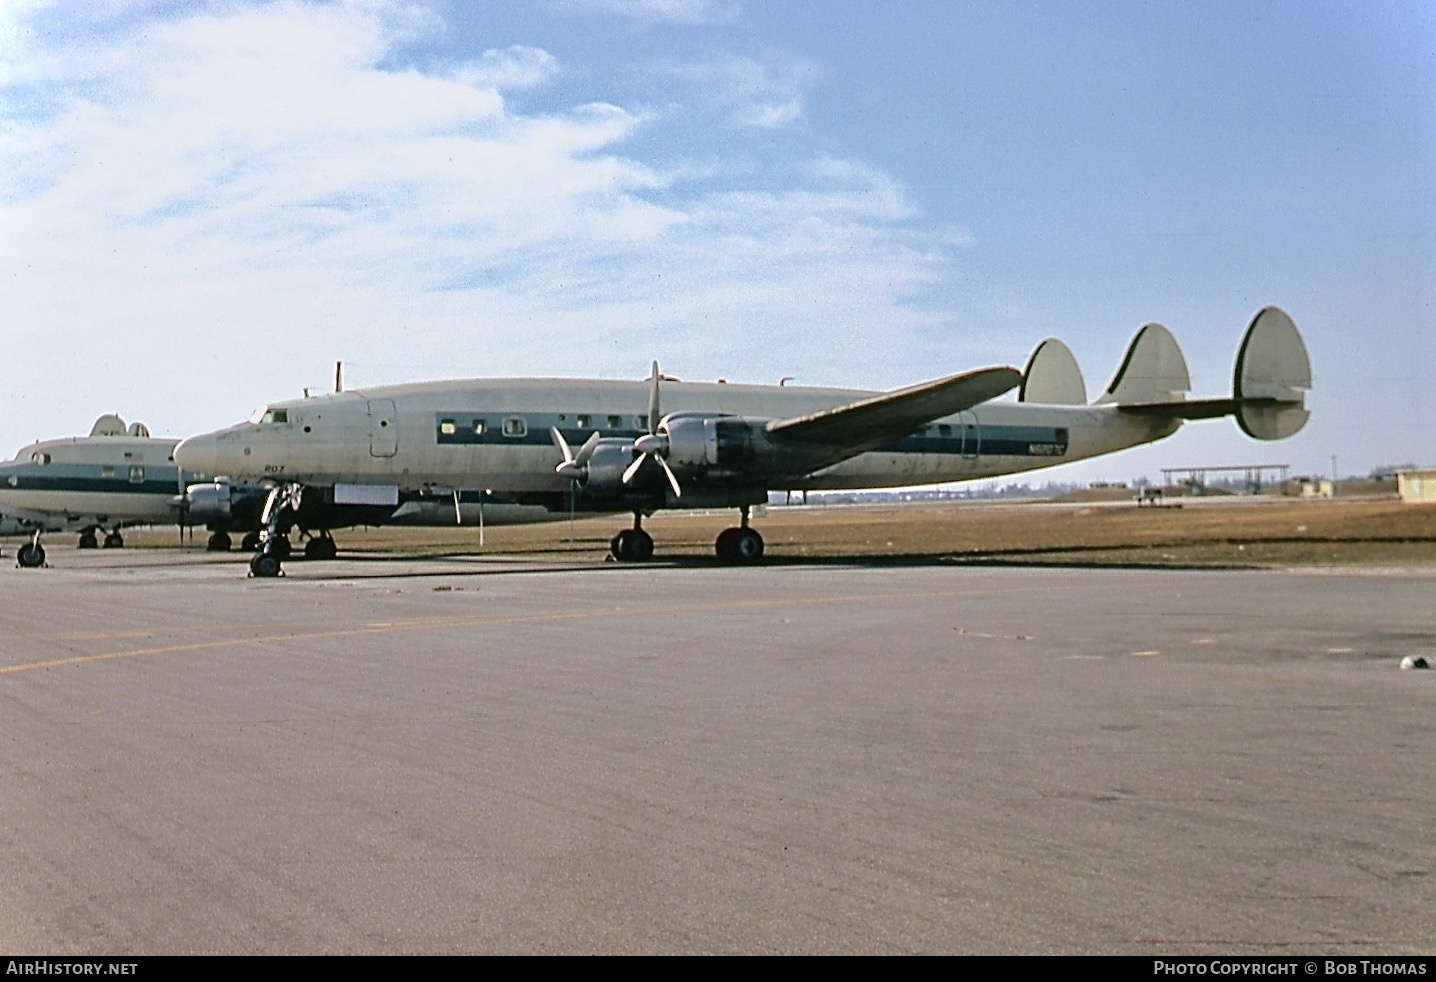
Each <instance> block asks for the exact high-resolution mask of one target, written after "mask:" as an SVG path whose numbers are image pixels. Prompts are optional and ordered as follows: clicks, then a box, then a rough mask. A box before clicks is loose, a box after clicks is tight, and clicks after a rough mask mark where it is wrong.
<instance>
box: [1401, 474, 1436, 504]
mask: <svg viewBox="0 0 1436 982" xmlns="http://www.w3.org/2000/svg"><path fill="white" fill-rule="evenodd" d="M1396 488H1397V491H1398V492H1399V493H1400V494H1401V500H1402V501H1408V502H1424V501H1436V468H1429V467H1427V468H1421V467H1413V468H1411V469H1410V470H1401V471H1397V472H1396Z"/></svg>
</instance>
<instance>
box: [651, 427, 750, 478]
mask: <svg viewBox="0 0 1436 982" xmlns="http://www.w3.org/2000/svg"><path fill="white" fill-rule="evenodd" d="M766 424H767V420H755V419H744V418H743V417H741V416H670V417H669V418H667V419H665V420H664V421H663V423H662V424H661V425H660V426H659V427H658V432H659V433H661V434H663V435H664V436H666V437H667V438H668V454H667V459H668V464H669V466H670V467H672V468H673V469H674V470H676V471H679V472H680V473H681V472H685V471H687V472H690V473H691V472H693V471H700V472H707V473H715V472H716V474H715V476H716V475H717V474H723V475H727V474H739V473H742V472H743V471H744V470H746V469H748V468H750V467H751V466H752V465H753V463H754V461H755V460H756V459H757V457H758V454H759V453H760V452H762V450H763V449H764V448H766V447H767V445H768V440H767V430H766V429H765V428H764V427H765V426H766Z"/></svg>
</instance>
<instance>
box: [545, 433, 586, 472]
mask: <svg viewBox="0 0 1436 982" xmlns="http://www.w3.org/2000/svg"><path fill="white" fill-rule="evenodd" d="M548 434H549V436H551V437H553V445H554V446H555V447H558V449H559V453H561V454H563V463H564V464H572V463H574V459H573V451H572V450H570V449H569V448H568V441H567V440H565V439H564V438H563V434H562V433H560V432H559V430H558V427H557V426H550V427H549V428H548ZM584 446H588V444H584ZM559 466H560V467H562V466H563V464H560V465H559Z"/></svg>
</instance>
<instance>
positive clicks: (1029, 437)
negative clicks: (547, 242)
mask: <svg viewBox="0 0 1436 982" xmlns="http://www.w3.org/2000/svg"><path fill="white" fill-rule="evenodd" d="M576 415H577V414H575V413H563V414H559V413H501V412H478V413H476V412H462V413H458V412H455V413H435V414H434V437H435V439H436V441H437V442H438V443H439V444H440V445H441V446H471V447H472V446H485V447H489V446H504V447H532V446H545V445H552V442H553V440H552V437H551V436H550V434H549V430H550V429H551V428H553V427H558V430H559V432H560V433H562V434H563V438H564V440H566V441H567V442H568V444H569V446H571V447H574V448H577V447H578V446H579V445H580V444H582V443H583V442H584V441H585V440H587V439H588V438H589V437H590V436H592V435H593V434H594V433H595V432H597V433H599V434H600V435H601V436H604V437H611V438H621V439H626V440H634V439H637V438H638V437H640V436H643V435H644V434H645V433H647V432H648V430H647V427H646V424H645V426H644V428H642V429H635V428H625V427H615V428H612V429H610V428H609V427H608V426H607V425H605V424H607V422H608V415H607V414H602V415H600V414H597V413H595V414H592V419H593V422H594V423H595V424H596V425H593V426H586V427H579V426H575V425H574V417H575V416H576ZM619 418H620V420H621V421H623V422H627V421H628V420H630V419H632V418H634V417H630V416H628V415H626V414H625V415H621V416H620V417H619ZM505 419H522V420H523V421H524V425H525V432H524V433H523V435H521V436H505V435H504V433H503V423H504V420H505ZM476 422H482V423H483V430H482V432H476V430H475V426H474V424H475V423H476ZM936 425H937V424H934V426H933V429H934V430H935V429H936ZM942 425H944V426H950V427H951V429H952V431H953V432H952V434H951V435H948V436H943V435H941V434H940V433H937V432H923V433H913V434H911V435H909V436H905V437H901V438H899V439H897V440H894V441H892V442H891V443H887V444H884V445H883V446H881V447H878V448H877V450H876V451H874V452H876V453H904V454H938V455H945V456H954V457H956V456H967V457H971V456H974V455H977V456H982V457H994V456H1001V457H1061V456H1063V455H1064V454H1066V453H1067V447H1068V439H1069V437H1068V429H1067V428H1066V427H1053V426H980V427H974V428H972V429H970V430H969V432H970V433H974V434H975V436H970V437H969V438H968V440H967V441H964V439H963V437H962V434H961V431H962V430H963V429H964V428H965V424H960V423H951V424H942ZM974 443H976V447H975V448H974V446H973V444H974Z"/></svg>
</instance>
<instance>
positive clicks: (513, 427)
mask: <svg viewBox="0 0 1436 982" xmlns="http://www.w3.org/2000/svg"><path fill="white" fill-rule="evenodd" d="M875 394H876V393H871V392H862V391H854V390H849V389H817V388H802V387H796V386H786V387H784V386H755V385H731V384H721V383H684V382H674V381H665V382H663V383H662V386H661V406H662V412H663V413H664V414H665V415H666V414H669V413H676V412H704V413H726V414H733V415H737V416H743V417H747V418H750V419H752V418H759V419H786V418H791V417H795V416H800V415H803V414H806V413H811V412H814V411H818V410H822V409H827V408H832V407H835V406H840V405H845V404H848V403H852V402H855V401H857V400H860V399H864V398H868V397H870V396H873V395H875ZM648 402H649V385H648V383H646V382H620V381H595V380H569V379H479V380H470V381H462V382H441V383H420V384H413V385H398V386H388V387H383V388H375V389H369V390H365V391H350V392H343V393H337V394H334V395H327V396H322V397H318V398H309V399H303V400H295V401H292V402H284V403H275V404H272V405H270V406H268V407H265V410H264V411H263V412H262V413H258V414H256V416H255V417H254V418H253V421H251V422H249V423H243V424H240V425H238V426H233V427H229V428H228V429H224V430H220V431H218V432H215V433H210V434H206V435H203V436H199V437H193V438H191V439H189V440H186V441H184V442H183V443H182V444H181V445H180V447H179V448H178V450H177V459H178V460H180V462H181V463H183V464H184V466H186V467H187V468H193V469H197V470H203V471H206V472H208V473H216V474H225V475H228V476H230V477H233V478H235V479H236V480H255V479H266V478H268V479H273V480H279V481H294V482H298V483H308V484H325V485H328V484H349V483H352V484H356V485H386V486H396V487H398V488H400V489H422V488H428V487H432V486H439V487H446V488H465V489H475V488H477V489H484V488H487V489H492V490H494V491H496V492H503V493H507V492H552V493H562V492H564V491H566V490H567V489H568V487H569V481H568V480H567V479H565V478H564V477H562V476H560V475H559V474H556V473H555V471H554V467H555V464H556V463H558V462H559V461H560V460H561V459H562V458H561V456H560V452H559V451H558V450H557V449H556V448H555V446H554V444H553V442H552V439H551V436H550V428H552V427H557V428H558V429H559V430H560V431H561V432H562V433H563V435H564V437H565V438H566V440H567V441H568V442H569V443H571V444H572V445H573V446H575V447H576V446H578V445H579V444H581V443H582V442H583V441H584V440H585V439H587V438H588V437H589V436H590V435H591V434H592V433H595V432H597V433H599V434H600V435H602V436H604V437H620V438H622V437H628V438H634V437H637V436H639V435H641V434H643V433H645V432H647V430H648V425H649V424H648ZM1180 425H1181V424H1180V421H1179V420H1176V419H1172V418H1166V417H1153V416H1142V415H1134V414H1129V413H1124V412H1122V411H1121V410H1119V409H1117V408H1115V407H1113V406H1043V405H1032V404H1027V403H1018V402H1010V401H993V402H987V403H983V404H981V405H978V406H976V407H974V408H973V409H971V410H968V411H965V412H962V413H959V414H957V415H955V416H950V417H947V418H945V419H940V420H936V421H934V422H933V423H930V424H928V425H927V426H924V427H922V428H920V429H919V430H917V431H915V432H913V433H912V434H910V435H908V436H906V437H903V438H901V439H899V440H895V441H893V442H891V443H889V444H888V445H886V446H884V447H881V448H879V449H877V450H875V451H870V452H867V453H862V454H859V455H858V456H856V457H853V458H850V459H848V460H845V461H843V462H841V463H839V464H836V465H833V466H830V467H826V468H823V469H821V470H818V471H816V472H814V473H811V474H805V475H801V476H792V475H788V476H786V477H785V479H784V480H782V482H781V483H771V484H768V485H767V487H769V488H770V489H772V490H785V489H790V490H803V489H811V490H819V489H855V488H881V487H901V486H906V485H917V484H931V483H936V482H947V481H962V480H971V479H975V478H986V477H993V476H996V475H1001V474H1011V473H1017V472H1021V471H1027V470H1034V469H1036V468H1040V467H1049V466H1052V465H1055V464H1060V463H1067V462H1070V461H1074V460H1081V459H1083V458H1087V457H1094V456H1098V455H1100V454H1106V453H1111V452H1113V451H1116V450H1121V449H1124V448H1127V447H1132V446H1137V445H1140V444H1144V443H1150V442H1152V441H1154V440H1159V439H1161V438H1163V437H1166V436H1169V435H1171V434H1172V433H1174V432H1176V430H1177V429H1178V427H1179V426H1180ZM762 479H763V475H762V474H761V473H760V474H757V475H755V480H756V481H757V482H759V483H761V482H762ZM687 500H688V499H687V497H686V496H685V498H684V499H682V501H679V502H673V501H670V502H669V504H670V505H672V504H679V505H681V504H683V503H687Z"/></svg>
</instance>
